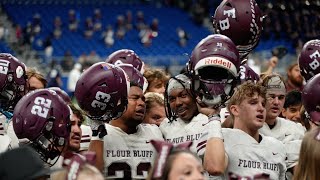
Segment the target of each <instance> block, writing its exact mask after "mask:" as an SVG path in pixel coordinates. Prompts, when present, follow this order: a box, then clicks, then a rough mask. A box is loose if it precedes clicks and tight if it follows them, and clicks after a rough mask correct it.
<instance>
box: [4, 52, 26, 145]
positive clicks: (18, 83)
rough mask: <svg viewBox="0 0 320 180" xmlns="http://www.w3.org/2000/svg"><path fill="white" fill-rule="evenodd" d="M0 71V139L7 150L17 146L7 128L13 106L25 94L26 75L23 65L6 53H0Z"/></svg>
mask: <svg viewBox="0 0 320 180" xmlns="http://www.w3.org/2000/svg"><path fill="white" fill-rule="evenodd" d="M0 69H1V70H0V112H1V115H0V136H1V137H0V138H2V140H3V142H4V143H3V144H2V146H3V147H2V149H8V148H9V146H11V147H15V146H17V144H16V142H13V141H12V138H11V135H10V134H11V133H10V132H9V134H8V127H9V124H10V122H11V121H10V120H11V118H12V116H13V114H12V112H13V109H14V107H15V105H16V104H17V102H18V101H19V100H20V98H21V97H22V96H23V95H24V94H25V93H26V90H27V75H26V66H25V64H24V63H23V62H21V61H19V60H18V59H17V58H16V57H14V56H12V55H11V54H8V53H0ZM12 131H13V130H12ZM13 134H14V133H13ZM13 137H14V136H13ZM1 142H2V141H1ZM8 142H9V144H8ZM8 145H9V146H8Z"/></svg>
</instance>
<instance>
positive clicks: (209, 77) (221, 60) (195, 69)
mask: <svg viewBox="0 0 320 180" xmlns="http://www.w3.org/2000/svg"><path fill="white" fill-rule="evenodd" d="M187 66H188V67H187V69H188V73H189V74H190V77H192V83H191V85H192V90H193V91H194V92H195V93H196V95H197V96H199V98H200V99H201V101H202V102H203V103H205V104H206V105H208V106H216V107H217V106H221V105H223V103H224V102H225V101H226V100H227V99H228V98H229V96H231V94H232V90H233V88H234V87H235V86H236V84H237V79H238V73H239V67H240V59H239V53H238V50H237V48H236V46H235V45H234V43H233V42H232V41H231V39H230V38H228V37H227V36H224V35H221V34H214V35H209V36H207V37H206V38H204V39H202V40H201V41H200V42H199V43H198V44H197V46H196V47H195V48H194V50H193V51H192V54H191V58H190V60H189V62H188V65H187Z"/></svg>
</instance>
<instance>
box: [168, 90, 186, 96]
mask: <svg viewBox="0 0 320 180" xmlns="http://www.w3.org/2000/svg"><path fill="white" fill-rule="evenodd" d="M187 92H188V91H187V90H186V89H184V88H176V89H173V90H171V91H170V93H169V98H170V97H171V98H172V97H177V96H179V95H181V94H184V93H187Z"/></svg>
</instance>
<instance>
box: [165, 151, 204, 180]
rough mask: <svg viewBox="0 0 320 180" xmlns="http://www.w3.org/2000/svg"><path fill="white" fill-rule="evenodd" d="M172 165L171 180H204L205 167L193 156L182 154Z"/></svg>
mask: <svg viewBox="0 0 320 180" xmlns="http://www.w3.org/2000/svg"><path fill="white" fill-rule="evenodd" d="M172 163H173V164H172V169H171V171H170V173H169V178H168V179H169V180H176V179H177V180H179V179H185V180H188V179H204V175H203V173H204V170H203V167H202V165H201V163H200V162H199V161H198V160H197V159H196V158H195V157H194V156H193V155H191V154H188V153H180V154H179V155H177V157H176V158H175V160H174V161H173V162H172Z"/></svg>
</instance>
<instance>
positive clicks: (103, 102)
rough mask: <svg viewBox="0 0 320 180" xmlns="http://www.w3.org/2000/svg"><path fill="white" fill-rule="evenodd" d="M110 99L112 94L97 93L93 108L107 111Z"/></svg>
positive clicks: (92, 104)
mask: <svg viewBox="0 0 320 180" xmlns="http://www.w3.org/2000/svg"><path fill="white" fill-rule="evenodd" d="M110 98H111V96H110V94H106V93H103V92H101V91H98V92H97V93H96V96H95V100H93V101H92V103H91V106H92V107H94V108H100V109H101V110H105V109H106V107H107V103H108V102H109V101H110Z"/></svg>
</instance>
